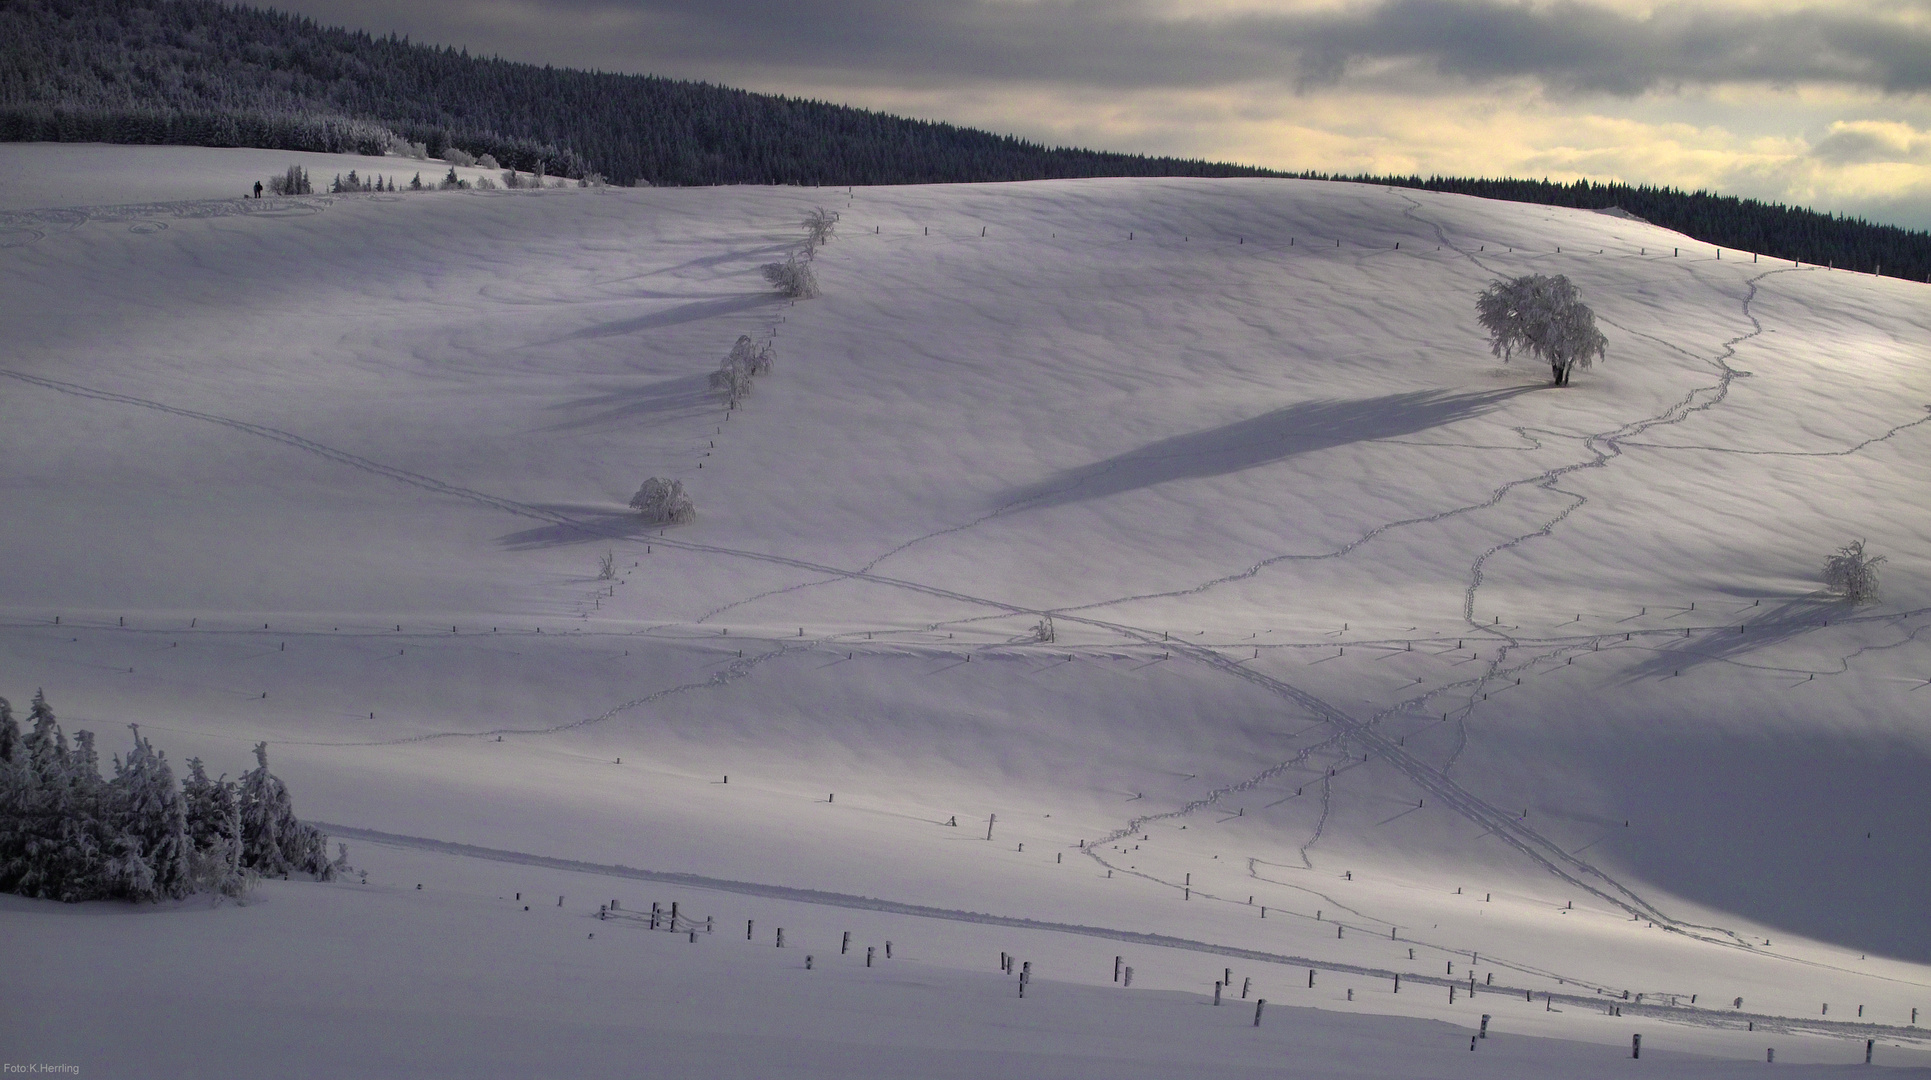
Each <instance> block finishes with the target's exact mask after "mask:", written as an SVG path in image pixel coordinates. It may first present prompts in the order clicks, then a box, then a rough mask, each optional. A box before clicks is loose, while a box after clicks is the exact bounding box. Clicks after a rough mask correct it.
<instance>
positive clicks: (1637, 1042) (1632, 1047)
mask: <svg viewBox="0 0 1931 1080" xmlns="http://www.w3.org/2000/svg"><path fill="white" fill-rule="evenodd" d="M1629 1056H1630V1057H1632V1058H1639V1057H1642V1056H1643V1037H1642V1036H1641V1035H1631V1036H1630V1037H1629Z"/></svg>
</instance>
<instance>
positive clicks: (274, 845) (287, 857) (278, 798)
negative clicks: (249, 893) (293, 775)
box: [237, 742, 334, 881]
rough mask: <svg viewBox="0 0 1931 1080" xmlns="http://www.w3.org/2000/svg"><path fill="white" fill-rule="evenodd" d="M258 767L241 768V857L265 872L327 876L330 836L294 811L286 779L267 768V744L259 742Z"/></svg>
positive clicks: (244, 862)
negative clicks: (307, 822) (246, 769)
mask: <svg viewBox="0 0 1931 1080" xmlns="http://www.w3.org/2000/svg"><path fill="white" fill-rule="evenodd" d="M255 761H256V763H257V764H256V767H255V768H253V769H250V770H249V771H248V772H246V773H243V774H242V777H241V783H240V788H239V791H238V792H237V798H238V801H239V802H240V804H241V862H242V865H243V866H246V867H248V868H249V869H251V870H253V871H255V872H256V873H258V874H261V875H262V876H264V877H267V876H272V875H275V874H280V875H282V876H284V877H286V876H288V875H289V874H291V873H294V872H296V871H300V872H302V873H306V874H313V875H314V876H315V877H316V878H317V879H318V880H321V881H328V880H330V879H331V878H332V877H333V876H334V870H333V869H332V868H331V867H330V866H329V858H328V846H329V845H328V841H329V838H328V837H327V836H325V835H323V833H322V831H321V830H320V829H317V828H315V827H314V826H313V825H305V824H303V823H302V822H301V821H300V820H299V819H298V818H296V816H295V807H294V804H293V802H292V801H291V800H290V799H289V796H288V787H287V785H285V784H283V783H282V782H281V779H280V778H279V777H277V776H275V774H273V773H271V772H269V771H268V744H267V743H265V742H261V743H256V744H255Z"/></svg>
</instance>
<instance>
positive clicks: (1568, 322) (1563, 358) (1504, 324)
mask: <svg viewBox="0 0 1931 1080" xmlns="http://www.w3.org/2000/svg"><path fill="white" fill-rule="evenodd" d="M1475 313H1476V318H1477V319H1479V320H1480V321H1481V324H1482V328H1483V329H1485V330H1487V331H1488V335H1489V349H1490V351H1491V352H1493V353H1494V354H1495V355H1497V356H1499V357H1501V358H1502V359H1503V361H1504V362H1505V363H1506V362H1507V361H1508V360H1509V359H1510V358H1511V357H1512V356H1513V355H1514V353H1515V351H1516V350H1517V349H1521V350H1524V351H1526V352H1529V353H1533V354H1534V355H1536V356H1539V357H1541V358H1542V359H1544V360H1547V361H1548V362H1549V368H1550V370H1551V371H1552V372H1554V374H1555V384H1556V385H1557V386H1567V385H1568V384H1569V373H1570V371H1571V370H1572V369H1574V368H1587V367H1588V366H1589V365H1590V364H1591V363H1593V362H1595V361H1596V360H1598V359H1601V358H1602V356H1603V354H1604V353H1605V352H1606V351H1607V349H1608V347H1609V341H1608V339H1606V338H1604V337H1603V336H1602V332H1601V331H1599V330H1597V329H1596V313H1595V312H1593V311H1591V310H1589V305H1587V304H1584V303H1583V302H1582V299H1581V297H1580V295H1579V294H1578V293H1577V291H1576V287H1575V285H1574V284H1572V283H1571V282H1570V281H1569V279H1568V278H1566V277H1564V276H1563V275H1561V274H1556V275H1555V276H1553V277H1550V276H1546V275H1543V274H1527V275H1524V276H1522V277H1519V278H1516V279H1514V280H1513V281H1497V282H1494V283H1492V284H1490V285H1489V287H1488V288H1486V289H1483V290H1482V294H1481V295H1480V296H1479V297H1477V298H1476V300H1475Z"/></svg>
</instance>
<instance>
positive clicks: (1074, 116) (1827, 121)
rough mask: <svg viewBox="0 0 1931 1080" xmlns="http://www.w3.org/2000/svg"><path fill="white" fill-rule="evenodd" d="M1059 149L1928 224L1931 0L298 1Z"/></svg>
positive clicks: (323, 17) (417, 34)
mask: <svg viewBox="0 0 1931 1080" xmlns="http://www.w3.org/2000/svg"><path fill="white" fill-rule="evenodd" d="M276 6H277V7H290V6H292V9H293V10H295V11H298V12H300V13H302V14H306V15H310V16H313V17H315V18H317V19H318V20H320V21H322V22H325V23H329V24H340V25H345V26H349V27H351V28H356V29H364V30H368V31H371V32H374V33H388V32H390V31H394V32H397V33H402V34H407V35H409V36H410V37H411V38H413V39H415V40H418V41H425V42H430V43H434V44H446V45H457V46H462V47H466V48H468V49H469V50H470V51H471V52H472V53H477V52H481V53H485V54H492V53H493V54H496V55H500V56H503V57H506V58H509V59H513V60H527V61H532V62H536V63H549V64H556V65H559V66H570V67H584V68H598V69H602V70H605V71H624V72H638V73H651V74H657V75H668V76H674V77H680V78H696V79H705V80H709V81H712V82H718V83H725V84H728V85H732V86H740V87H745V88H747V89H752V90H761V91H768V92H773V93H782V94H789V95H795V96H804V97H812V98H819V99H823V100H827V101H834V102H840V103H844V104H850V105H859V106H864V107H868V108H875V109H882V110H886V111H889V112H893V113H899V114H902V115H909V116H916V117H920V118H924V119H931V120H947V121H951V122H954V123H961V124H968V125H971V126H974V127H981V128H986V129H989V130H992V131H996V132H1000V133H1010V134H1016V135H1020V136H1023V137H1026V138H1031V139H1035V140H1040V141H1043V142H1047V143H1053V144H1070V145H1080V146H1087V147H1093V148H1097V149H1105V150H1128V151H1138V152H1143V153H1153V154H1175V155H1182V156H1187V157H1203V158H1212V159H1216V160H1225V161H1237V162H1244V163H1249V164H1257V165H1264V166H1269V167H1273V168H1278V169H1291V170H1301V169H1317V170H1324V171H1335V172H1356V171H1367V172H1376V173H1389V172H1396V173H1410V172H1420V173H1423V174H1427V173H1437V172H1439V173H1444V174H1454V175H1476V176H1502V175H1510V176H1533V177H1542V176H1547V177H1550V178H1552V179H1564V180H1567V179H1574V178H1577V177H1589V178H1593V179H1615V180H1624V181H1629V182H1632V183H1657V184H1670V185H1675V186H1679V187H1684V188H1698V187H1707V188H1711V189H1714V190H1718V191H1722V192H1725V193H1729V194H1738V195H1748V196H1756V197H1759V198H1770V199H1776V200H1779V201H1784V202H1792V203H1798V204H1803V205H1808V206H1812V207H1815V208H1817V209H1822V210H1832V211H1839V212H1847V213H1856V214H1861V215H1865V216H1868V217H1872V218H1874V219H1877V220H1883V221H1890V222H1894V223H1897V224H1903V225H1909V226H1912V227H1914V228H1927V227H1931V0H1689V2H1683V3H1667V2H1665V3H1643V2H1640V0H1557V2H1553V3H1550V2H1539V0H1538V2H1524V3H1513V2H1507V0H407V2H402V0H294V2H293V4H292V5H288V4H287V2H286V0H284V2H283V3H281V4H277V5H276Z"/></svg>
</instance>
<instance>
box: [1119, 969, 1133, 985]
mask: <svg viewBox="0 0 1931 1080" xmlns="http://www.w3.org/2000/svg"><path fill="white" fill-rule="evenodd" d="M1120 985H1121V986H1123V987H1126V986H1132V985H1133V965H1131V964H1128V965H1127V967H1126V970H1125V971H1123V972H1121V973H1120Z"/></svg>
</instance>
